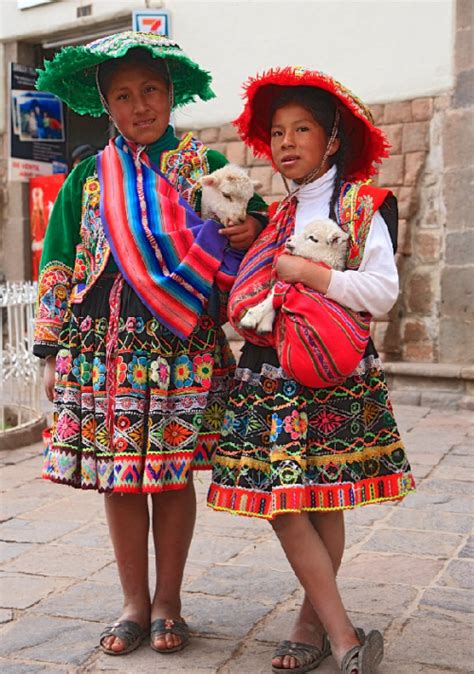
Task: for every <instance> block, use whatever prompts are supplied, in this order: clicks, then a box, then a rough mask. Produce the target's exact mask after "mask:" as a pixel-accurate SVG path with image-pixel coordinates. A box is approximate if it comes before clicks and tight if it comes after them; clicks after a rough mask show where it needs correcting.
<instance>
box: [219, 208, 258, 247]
mask: <svg viewBox="0 0 474 674" xmlns="http://www.w3.org/2000/svg"><path fill="white" fill-rule="evenodd" d="M261 231H262V223H261V222H260V220H257V218H254V217H253V215H247V217H246V218H245V222H242V223H239V224H236V225H234V224H232V223H231V224H230V225H227V227H224V228H223V229H220V230H219V234H223V235H224V236H227V238H228V239H229V243H230V246H231V248H235V249H236V250H248V249H249V248H250V246H251V245H252V243H253V242H254V241H255V239H256V238H257V236H258V235H259V234H260V232H261Z"/></svg>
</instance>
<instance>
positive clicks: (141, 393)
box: [43, 275, 234, 493]
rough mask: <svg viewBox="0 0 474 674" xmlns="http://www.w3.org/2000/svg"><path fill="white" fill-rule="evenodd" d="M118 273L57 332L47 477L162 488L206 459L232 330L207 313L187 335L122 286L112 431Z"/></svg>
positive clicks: (229, 363) (118, 487)
mask: <svg viewBox="0 0 474 674" xmlns="http://www.w3.org/2000/svg"><path fill="white" fill-rule="evenodd" d="M113 281H114V278H113V276H107V275H105V276H103V277H102V278H101V279H100V280H99V281H98V282H97V284H96V286H94V287H93V288H92V289H91V291H90V292H89V294H88V295H87V296H86V298H85V299H84V301H83V302H82V304H74V305H72V311H71V313H70V315H69V319H68V320H67V322H66V323H65V324H64V327H63V330H62V332H61V335H60V341H59V345H60V350H59V353H58V356H57V359H56V377H57V381H56V393H55V409H56V410H57V412H56V413H55V415H54V420H53V429H52V437H51V442H50V444H49V447H48V448H47V451H46V455H45V466H44V471H43V475H44V477H46V478H48V479H50V480H53V481H55V482H61V483H63V484H70V485H72V486H74V487H78V488H82V489H97V490H98V491H100V492H109V491H120V492H130V493H133V492H157V491H162V490H166V489H176V488H180V487H184V486H185V485H186V484H187V480H188V476H189V471H190V470H191V469H209V468H210V467H211V456H212V453H213V452H214V451H215V449H216V445H217V441H218V438H219V429H220V426H221V423H222V418H223V415H224V410H225V405H226V392H227V389H228V385H229V381H230V379H231V378H232V376H233V372H234V359H233V356H232V354H231V352H230V349H229V346H228V344H227V341H226V339H225V336H224V334H223V332H222V330H221V329H220V328H216V326H215V324H214V321H213V319H212V318H210V317H209V316H206V315H204V316H201V318H200V321H199V325H198V327H197V329H196V330H195V331H194V332H193V334H192V336H191V338H190V339H189V340H186V341H185V342H183V341H182V340H180V339H179V338H178V337H176V336H175V335H173V334H172V333H171V332H169V331H168V330H167V329H166V328H164V327H163V326H162V325H160V324H159V323H158V321H157V320H156V319H155V318H154V317H152V316H151V314H150V313H149V312H148V311H147V309H146V308H145V307H144V306H143V304H142V303H141V301H140V300H139V299H138V297H137V296H136V294H135V293H134V291H133V290H132V289H131V288H130V287H129V286H127V285H125V286H124V288H123V291H122V297H121V309H120V312H121V315H120V319H119V329H118V340H117V349H116V351H117V354H116V372H115V377H116V385H117V386H116V394H115V404H114V416H113V431H112V437H110V428H111V427H110V425H108V424H107V406H108V403H109V400H108V398H107V395H106V377H105V374H106V371H105V345H106V335H107V333H108V329H109V324H108V296H109V293H110V289H111V287H112V284H113Z"/></svg>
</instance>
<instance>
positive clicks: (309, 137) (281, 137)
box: [270, 103, 340, 183]
mask: <svg viewBox="0 0 474 674" xmlns="http://www.w3.org/2000/svg"><path fill="white" fill-rule="evenodd" d="M270 135H271V150H272V159H273V163H274V164H275V166H276V168H277V169H278V171H280V173H282V174H283V175H284V176H285V178H288V179H289V180H294V181H295V182H297V183H301V182H303V180H304V179H305V178H306V176H307V175H309V174H310V173H311V171H314V170H315V169H316V168H317V167H318V166H320V164H321V161H322V159H323V157H324V153H325V152H326V147H327V144H328V137H327V135H326V132H325V131H324V129H323V127H322V126H320V125H319V124H318V122H317V121H316V120H315V119H314V117H313V115H312V114H311V113H310V112H309V110H307V109H306V108H304V107H303V106H302V105H299V104H297V103H288V105H285V106H283V107H282V108H278V110H277V111H276V112H275V114H274V115H273V119H272V127H271V132H270ZM339 144H340V141H339V139H337V138H336V140H335V141H334V142H333V144H332V147H331V149H330V151H329V155H333V154H334V153H335V152H337V150H338V148H339ZM329 168H330V164H329V162H328V160H327V159H326V160H325V162H324V164H323V166H322V167H321V173H320V175H322V174H323V173H326V171H327V170H328V169H329Z"/></svg>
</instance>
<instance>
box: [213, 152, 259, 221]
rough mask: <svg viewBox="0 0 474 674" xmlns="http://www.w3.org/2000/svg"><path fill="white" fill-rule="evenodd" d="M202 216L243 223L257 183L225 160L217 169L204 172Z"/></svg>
mask: <svg viewBox="0 0 474 674" xmlns="http://www.w3.org/2000/svg"><path fill="white" fill-rule="evenodd" d="M200 183H201V185H202V196H201V217H202V218H203V219H204V220H207V219H212V220H219V222H222V224H223V225H224V226H225V227H227V225H228V224H229V223H231V222H232V223H234V224H237V223H242V222H244V220H245V218H246V216H247V204H248V202H249V200H250V198H251V196H252V195H253V193H254V191H255V189H256V188H258V187H260V183H259V182H258V181H256V180H251V178H250V177H249V176H248V175H247V173H246V172H245V171H244V170H243V169H241V168H240V167H239V166H235V165H234V164H226V165H225V166H223V167H222V168H220V169H217V171H214V172H213V173H210V174H209V175H207V176H203V177H202V178H201V180H200Z"/></svg>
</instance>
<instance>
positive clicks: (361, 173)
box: [233, 66, 390, 180]
mask: <svg viewBox="0 0 474 674" xmlns="http://www.w3.org/2000/svg"><path fill="white" fill-rule="evenodd" d="M300 86H305V87H314V88H316V89H323V90H324V91H327V92H329V93H330V94H332V95H333V96H334V98H335V99H336V104H337V107H338V109H339V112H340V114H341V117H342V119H343V124H344V130H345V133H346V136H347V141H348V143H349V147H350V150H349V152H348V155H347V164H346V166H345V171H344V173H345V175H344V177H345V178H346V179H350V180H367V179H368V178H370V176H372V175H373V174H374V173H376V170H377V169H376V167H375V166H374V164H376V163H379V162H381V161H382V159H383V158H384V157H388V155H389V152H388V149H389V147H390V144H389V142H388V140H387V138H386V136H385V134H384V133H383V131H382V130H381V129H379V128H378V127H376V126H375V125H374V120H373V117H372V113H371V112H370V110H369V108H368V107H367V106H366V105H365V104H364V103H363V102H362V101H361V100H360V99H359V98H357V97H356V96H354V94H352V93H351V92H350V91H349V89H346V87H344V86H343V85H342V84H340V83H339V82H338V81H337V80H335V79H334V78H332V77H330V76H329V75H325V74H324V73H322V72H319V71H318V70H308V69H306V68H302V67H299V66H288V67H286V68H274V69H272V70H268V71H266V72H264V73H262V75H257V76H256V77H251V78H250V79H249V80H248V81H247V82H246V83H245V84H244V94H243V98H244V100H245V107H244V110H243V112H242V114H241V115H240V116H239V117H238V118H237V119H236V120H235V121H234V122H233V124H234V126H235V127H236V128H237V130H238V132H239V135H240V137H241V138H242V140H243V141H244V142H245V143H246V144H247V145H249V146H250V147H251V148H252V150H253V152H254V154H255V155H256V156H259V157H265V158H266V159H270V160H271V159H272V153H271V147H270V142H271V138H270V124H271V120H270V118H269V117H270V110H271V107H272V103H273V101H274V100H275V98H276V97H277V96H278V95H279V94H280V93H281V92H282V89H283V88H285V87H300Z"/></svg>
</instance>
